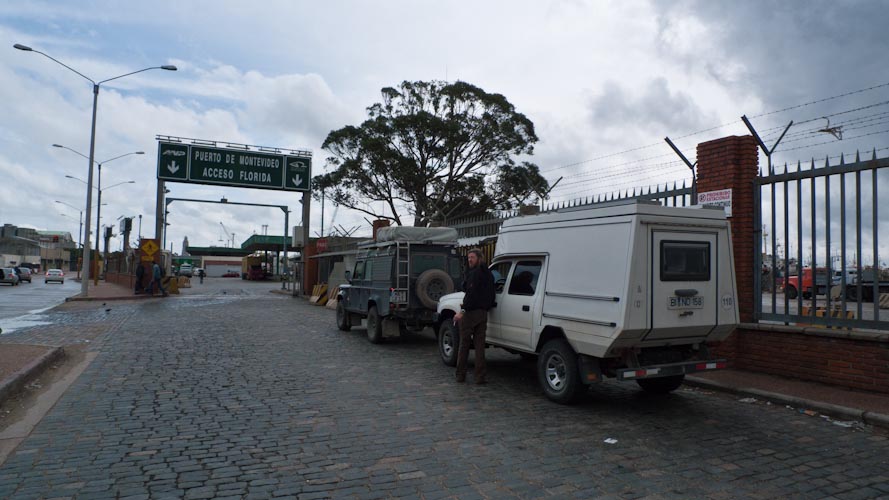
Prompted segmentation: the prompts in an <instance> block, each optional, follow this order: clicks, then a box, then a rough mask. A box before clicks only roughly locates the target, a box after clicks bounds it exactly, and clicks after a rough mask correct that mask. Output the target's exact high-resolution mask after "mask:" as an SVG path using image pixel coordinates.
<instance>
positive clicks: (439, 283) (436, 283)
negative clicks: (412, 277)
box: [415, 269, 454, 310]
mask: <svg viewBox="0 0 889 500" xmlns="http://www.w3.org/2000/svg"><path fill="white" fill-rule="evenodd" d="M415 290H416V293H417V298H419V299H420V303H421V304H423V306H424V307H427V308H429V309H433V310H434V309H437V308H438V299H440V298H442V297H443V296H444V295H447V294H449V293H453V292H454V280H452V279H451V277H450V276H448V273H446V272H444V271H442V270H441V269H427V270H426V271H424V272H423V273H422V274H420V276H419V277H418V278H417V283H416V285H415Z"/></svg>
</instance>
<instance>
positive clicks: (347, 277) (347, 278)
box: [346, 271, 352, 283]
mask: <svg viewBox="0 0 889 500" xmlns="http://www.w3.org/2000/svg"><path fill="white" fill-rule="evenodd" d="M346 281H348V282H349V283H351V282H352V271H346Z"/></svg>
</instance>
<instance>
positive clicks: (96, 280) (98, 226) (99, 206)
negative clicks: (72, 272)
mask: <svg viewBox="0 0 889 500" xmlns="http://www.w3.org/2000/svg"><path fill="white" fill-rule="evenodd" d="M92 155H93V152H92V151H90V156H92ZM96 189H97V190H98V191H99V202H98V203H97V204H96V275H95V276H93V284H94V285H98V284H99V255H100V254H99V230H100V229H101V227H102V225H101V222H100V221H101V218H102V164H101V163H99V183H98V187H97V188H96ZM105 250H106V251H107V250H108V249H107V248H106V249H105Z"/></svg>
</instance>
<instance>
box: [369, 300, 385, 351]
mask: <svg viewBox="0 0 889 500" xmlns="http://www.w3.org/2000/svg"><path fill="white" fill-rule="evenodd" d="M367 340H369V341H370V343H371V344H379V343H380V342H382V341H383V320H382V319H381V318H380V313H378V312H377V306H370V309H368V310H367Z"/></svg>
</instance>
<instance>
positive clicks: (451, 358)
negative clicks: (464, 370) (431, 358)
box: [438, 318, 460, 366]
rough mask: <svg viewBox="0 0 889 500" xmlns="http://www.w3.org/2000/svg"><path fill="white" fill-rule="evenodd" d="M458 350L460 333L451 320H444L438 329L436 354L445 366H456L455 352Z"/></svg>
mask: <svg viewBox="0 0 889 500" xmlns="http://www.w3.org/2000/svg"><path fill="white" fill-rule="evenodd" d="M459 349H460V332H459V330H458V329H457V326H456V325H454V321H453V319H452V318H445V319H444V321H442V323H441V326H440V327H439V328H438V354H439V355H440V356H441V361H442V363H444V364H445V365H447V366H457V351H458V350H459Z"/></svg>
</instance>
